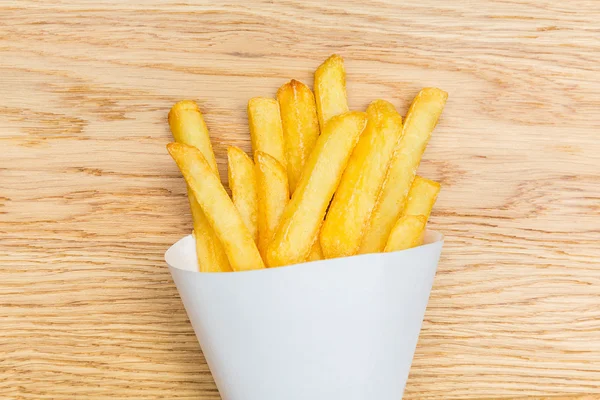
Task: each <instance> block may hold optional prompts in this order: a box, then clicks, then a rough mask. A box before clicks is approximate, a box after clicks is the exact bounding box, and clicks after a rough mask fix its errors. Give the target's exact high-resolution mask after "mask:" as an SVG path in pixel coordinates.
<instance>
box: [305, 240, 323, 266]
mask: <svg viewBox="0 0 600 400" xmlns="http://www.w3.org/2000/svg"><path fill="white" fill-rule="evenodd" d="M324 258H325V257H324V256H323V249H322V248H321V243H320V242H319V235H318V234H317V240H315V242H314V243H313V245H312V247H311V248H310V253H308V258H307V259H306V261H319V260H323V259H324Z"/></svg>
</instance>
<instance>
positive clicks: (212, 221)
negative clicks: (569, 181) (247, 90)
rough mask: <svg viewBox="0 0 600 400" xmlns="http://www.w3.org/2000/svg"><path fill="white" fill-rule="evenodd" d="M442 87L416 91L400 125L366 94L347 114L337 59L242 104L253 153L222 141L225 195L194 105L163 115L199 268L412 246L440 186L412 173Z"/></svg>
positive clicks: (441, 101)
mask: <svg viewBox="0 0 600 400" xmlns="http://www.w3.org/2000/svg"><path fill="white" fill-rule="evenodd" d="M447 97H448V94H447V93H446V92H444V91H442V90H440V89H436V88H425V89H423V90H421V91H420V92H419V94H417V96H416V97H415V99H414V100H413V102H412V104H411V106H410V108H409V110H408V113H407V115H406V118H405V119H404V121H403V120H402V117H401V116H400V114H398V112H397V111H396V110H395V108H394V106H393V105H392V104H390V103H389V102H387V101H385V100H375V101H373V102H372V103H371V104H370V105H369V106H368V107H367V110H366V112H359V111H350V110H349V108H348V101H347V96H346V72H345V70H344V62H343V60H342V58H341V57H340V56H338V55H333V56H331V57H329V58H328V59H327V60H326V61H325V62H324V63H323V64H321V66H319V68H317V70H316V71H315V77H314V94H313V92H312V91H311V90H310V88H309V87H308V86H306V85H305V84H303V83H301V82H298V81H297V80H291V81H290V82H288V83H286V84H285V85H283V86H282V87H281V88H280V89H279V90H278V92H277V99H273V98H262V97H256V98H253V99H250V101H249V102H248V121H249V125H250V138H251V141H252V150H253V152H254V160H252V159H251V158H250V157H249V156H248V155H247V154H246V153H245V152H244V151H243V150H241V149H239V148H237V147H233V146H232V147H229V148H228V149H227V157H228V168H229V174H228V176H229V187H230V189H231V194H232V196H231V198H230V197H229V195H228V194H227V192H226V191H225V188H224V187H223V185H222V184H221V180H220V178H219V172H218V170H217V163H216V160H215V156H214V153H213V150H212V146H211V143H210V138H209V134H208V129H207V127H206V124H205V123H204V119H203V118H202V114H201V113H200V110H199V109H198V106H197V105H196V103H194V102H193V101H188V100H184V101H180V102H178V103H177V104H175V105H174V106H173V108H172V109H171V111H170V112H169V125H170V127H171V131H172V132H173V137H174V139H175V142H174V143H170V144H169V145H168V146H167V148H168V151H169V153H170V154H171V156H172V157H173V159H174V160H175V162H176V163H177V165H178V166H179V169H180V170H181V172H182V173H183V176H184V178H185V180H186V182H187V184H188V196H189V200H190V207H191V211H192V218H193V223H194V232H193V233H194V238H195V241H196V253H197V256H198V265H199V270H200V271H202V272H227V271H246V270H253V269H261V268H265V267H280V266H284V265H291V264H298V263H302V262H306V261H315V260H321V259H329V258H335V257H345V256H352V255H355V254H365V253H376V252H382V251H386V252H389V251H397V250H403V249H407V248H410V247H414V246H418V245H420V244H421V243H422V241H423V234H424V231H425V226H426V224H427V220H428V218H429V215H430V213H431V209H432V208H433V205H434V203H435V200H436V198H437V195H438V192H439V190H440V184H439V183H437V182H434V181H431V180H428V179H425V178H423V177H420V176H417V175H416V171H417V168H418V167H419V164H420V161H421V157H422V155H423V152H424V151H425V147H426V146H427V142H428V141H429V138H430V137H431V133H432V131H433V129H434V128H435V126H436V124H437V121H438V119H439V117H440V115H441V113H442V110H443V108H444V105H445V103H446V99H447Z"/></svg>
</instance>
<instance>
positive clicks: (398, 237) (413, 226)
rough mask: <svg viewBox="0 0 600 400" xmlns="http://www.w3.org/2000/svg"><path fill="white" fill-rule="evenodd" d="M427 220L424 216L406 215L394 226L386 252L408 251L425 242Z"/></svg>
mask: <svg viewBox="0 0 600 400" xmlns="http://www.w3.org/2000/svg"><path fill="white" fill-rule="evenodd" d="M426 223H427V219H426V218H425V216H424V215H405V216H403V217H401V218H400V219H399V220H398V222H397V223H396V225H394V227H393V229H392V231H391V232H390V236H389V238H388V240H387V243H386V245H385V248H384V251H385V252H390V251H398V250H406V249H410V248H411V247H415V246H419V245H420V244H421V243H422V242H423V232H424V231H425V224H426Z"/></svg>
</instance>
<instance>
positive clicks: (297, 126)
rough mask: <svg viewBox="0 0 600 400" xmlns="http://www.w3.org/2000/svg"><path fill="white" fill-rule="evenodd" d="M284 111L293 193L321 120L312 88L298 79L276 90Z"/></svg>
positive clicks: (290, 180) (289, 178)
mask: <svg viewBox="0 0 600 400" xmlns="http://www.w3.org/2000/svg"><path fill="white" fill-rule="evenodd" d="M277 101H278V102H279V108H280V112H281V123H282V126H283V138H284V142H285V155H286V159H287V172H288V181H289V184H290V193H294V190H295V189H296V185H297V184H298V180H300V174H301V173H302V169H303V168H304V164H305V163H306V160H307V159H308V156H309V155H310V152H311V151H312V149H313V148H314V147H315V143H317V138H318V137H319V119H318V117H317V107H316V105H315V96H314V95H313V93H312V91H311V90H310V89H309V88H308V86H306V85H305V84H303V83H302V82H298V81H297V80H295V79H292V80H291V81H290V82H288V83H286V84H285V85H283V86H282V87H281V88H279V90H278V91H277Z"/></svg>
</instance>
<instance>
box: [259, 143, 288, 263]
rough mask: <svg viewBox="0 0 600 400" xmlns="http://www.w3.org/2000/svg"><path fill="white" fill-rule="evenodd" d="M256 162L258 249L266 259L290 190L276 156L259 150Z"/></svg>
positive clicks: (285, 175) (285, 174)
mask: <svg viewBox="0 0 600 400" xmlns="http://www.w3.org/2000/svg"><path fill="white" fill-rule="evenodd" d="M254 163H255V164H256V181H257V184H258V185H257V186H258V250H259V251H260V253H261V255H262V256H263V259H265V252H266V250H267V246H268V245H269V243H270V242H271V239H272V238H273V234H274V233H275V228H277V225H278V224H279V220H280V219H281V214H282V213H283V210H284V208H285V206H286V205H287V204H288V202H289V200H290V191H289V186H288V177H287V173H286V171H285V168H284V167H283V166H282V165H281V163H279V161H277V160H276V159H275V158H274V157H271V156H270V155H268V154H266V153H263V152H262V151H257V152H256V153H255V155H254ZM267 266H268V263H267Z"/></svg>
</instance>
